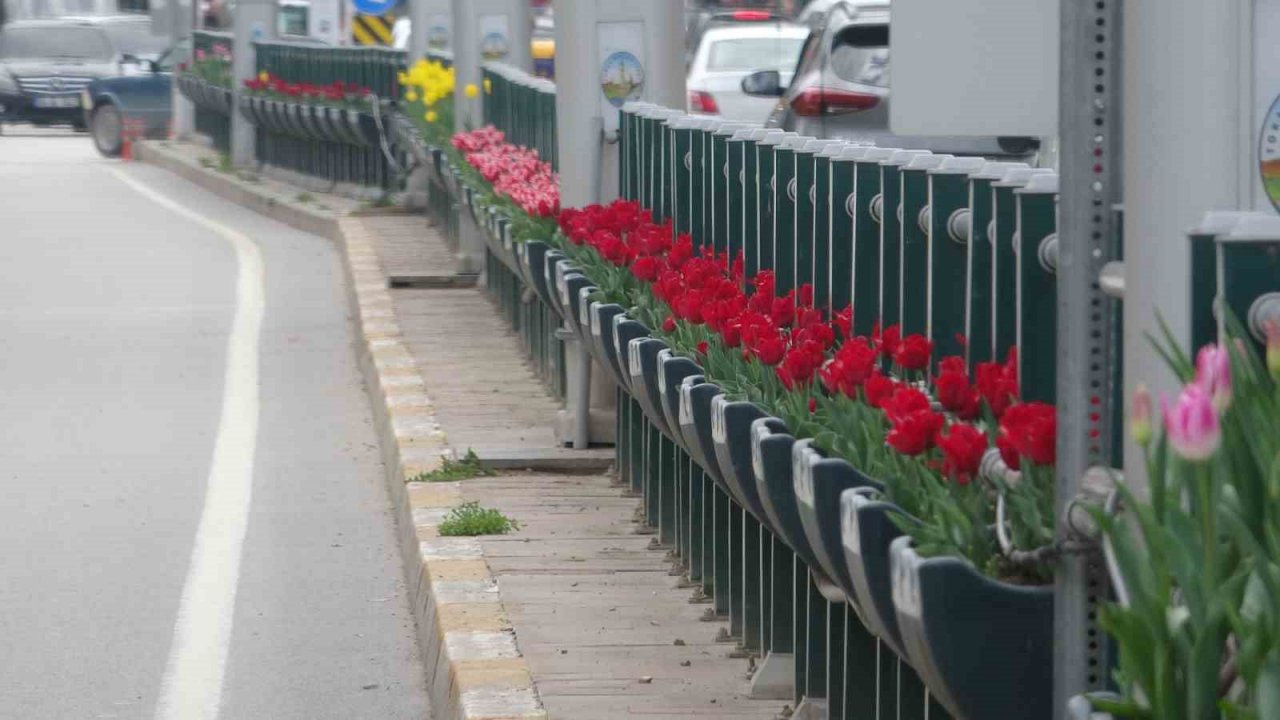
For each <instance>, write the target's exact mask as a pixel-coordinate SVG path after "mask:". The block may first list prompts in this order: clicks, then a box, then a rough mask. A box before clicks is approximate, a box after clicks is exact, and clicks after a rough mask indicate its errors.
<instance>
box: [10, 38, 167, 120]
mask: <svg viewBox="0 0 1280 720" xmlns="http://www.w3.org/2000/svg"><path fill="white" fill-rule="evenodd" d="M164 42H165V41H164V39H163V38H158V37H155V36H153V35H151V21H150V19H149V18H147V17H145V16H142V17H139V16H121V17H103V18H66V19H60V20H21V21H17V22H11V23H8V24H6V25H4V26H3V27H0V123H13V122H29V123H33V124H36V125H46V126H47V125H71V126H73V127H76V128H83V127H84V126H85V122H84V115H83V114H82V113H81V112H80V92H81V91H82V90H84V88H85V87H86V86H88V85H89V83H91V82H92V81H94V80H96V79H98V78H104V77H116V76H121V75H141V74H144V73H148V72H150V62H151V61H152V60H154V59H156V58H157V57H158V56H159V54H160V52H161V51H162V50H163V48H164Z"/></svg>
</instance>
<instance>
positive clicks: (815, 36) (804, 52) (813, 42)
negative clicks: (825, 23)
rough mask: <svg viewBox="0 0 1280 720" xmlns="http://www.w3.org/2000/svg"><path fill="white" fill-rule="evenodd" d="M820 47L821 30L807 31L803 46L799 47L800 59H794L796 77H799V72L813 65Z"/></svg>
mask: <svg viewBox="0 0 1280 720" xmlns="http://www.w3.org/2000/svg"><path fill="white" fill-rule="evenodd" d="M821 47H822V31H821V30H818V31H815V32H811V33H809V37H808V38H807V39H806V40H805V41H804V47H802V48H801V49H800V59H799V60H797V61H796V77H800V75H801V73H803V72H805V71H806V70H807V69H808V68H810V67H812V66H813V63H814V59H815V58H816V57H817V56H818V49H819V48H821Z"/></svg>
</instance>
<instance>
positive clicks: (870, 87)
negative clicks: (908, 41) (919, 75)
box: [742, 0, 1039, 157]
mask: <svg viewBox="0 0 1280 720" xmlns="http://www.w3.org/2000/svg"><path fill="white" fill-rule="evenodd" d="M889 27H890V24H889V3H888V2H884V1H883V0H882V1H880V2H875V3H869V2H864V3H851V2H848V1H847V0H844V1H842V2H836V3H834V4H832V5H831V6H830V7H829V8H827V10H826V15H825V17H824V18H823V21H822V25H821V27H818V28H816V29H814V30H813V32H812V33H811V34H810V35H809V38H808V40H806V41H805V44H804V48H803V50H802V51H801V54H800V61H799V64H798V65H797V66H796V70H795V74H794V77H793V78H791V79H790V81H788V80H787V78H786V77H785V76H784V75H783V73H781V72H779V71H778V70H777V69H776V68H773V67H769V66H768V65H767V64H766V65H764V66H763V67H762V69H760V70H759V71H758V72H754V73H751V74H749V75H747V76H746V77H745V78H743V80H742V89H743V92H744V93H746V94H747V95H750V96H753V97H757V98H773V99H775V100H777V103H776V105H775V106H774V109H773V111H772V112H771V113H770V114H769V117H768V120H767V121H766V123H765V124H766V125H767V126H768V127H777V128H782V129H783V130H793V131H795V132H798V133H800V134H801V135H810V136H813V137H817V138H839V139H842V140H853V141H862V142H868V143H873V144H875V145H879V146H881V147H898V148H915V149H923V150H932V151H933V152H938V153H952V154H956V155H981V156H989V157H1000V156H1017V157H1025V156H1028V155H1031V154H1033V153H1034V152H1035V151H1036V150H1037V149H1038V147H1039V141H1038V140H1037V139H1036V138H1025V137H1000V138H996V137H952V136H927V137H915V136H902V135H895V134H894V133H893V132H892V131H891V130H890V128H889V100H890V90H889V89H890V63H889Z"/></svg>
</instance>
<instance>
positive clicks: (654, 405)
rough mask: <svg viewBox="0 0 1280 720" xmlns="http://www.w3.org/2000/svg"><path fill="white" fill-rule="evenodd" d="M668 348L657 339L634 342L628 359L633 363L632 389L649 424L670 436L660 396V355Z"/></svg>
mask: <svg viewBox="0 0 1280 720" xmlns="http://www.w3.org/2000/svg"><path fill="white" fill-rule="evenodd" d="M666 348H667V344H666V343H664V342H662V341H661V340H658V339H657V338H651V337H650V338H639V339H636V340H632V341H631V350H630V353H629V358H628V359H629V360H630V361H631V388H632V390H633V391H634V392H635V398H636V400H637V401H638V402H639V403H640V409H641V410H643V411H644V414H645V416H646V417H648V418H649V422H651V423H653V424H654V426H655V427H657V428H658V429H659V430H661V431H662V433H663V434H664V435H670V434H671V431H670V428H668V427H667V416H666V414H665V413H663V412H662V399H661V398H660V397H659V395H658V353H659V352H661V351H662V350H665V349H666Z"/></svg>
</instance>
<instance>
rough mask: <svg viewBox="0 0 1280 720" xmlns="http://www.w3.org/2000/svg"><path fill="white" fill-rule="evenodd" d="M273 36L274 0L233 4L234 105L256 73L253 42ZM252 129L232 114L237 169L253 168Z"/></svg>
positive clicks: (232, 58)
mask: <svg viewBox="0 0 1280 720" xmlns="http://www.w3.org/2000/svg"><path fill="white" fill-rule="evenodd" d="M275 36H276V4H275V2H274V0H239V2H237V3H236V14H235V41H234V43H233V45H232V48H231V71H232V84H231V89H232V92H233V93H234V100H235V105H236V106H238V105H239V104H240V94H241V90H242V88H243V87H244V85H243V83H244V81H245V80H247V79H249V78H251V77H253V76H254V75H256V74H257V72H258V66H257V56H256V53H255V52H254V49H253V43H254V42H255V41H259V42H260V41H266V40H273V39H275ZM254 138H255V134H254V127H253V124H252V123H250V122H249V121H248V120H246V119H245V117H244V116H243V115H242V114H241V113H240V112H238V111H233V112H232V113H231V162H232V163H233V164H234V165H236V166H237V167H248V166H251V165H254V164H255V163H256V162H257V160H256V158H255V156H254V147H253V146H254Z"/></svg>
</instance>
